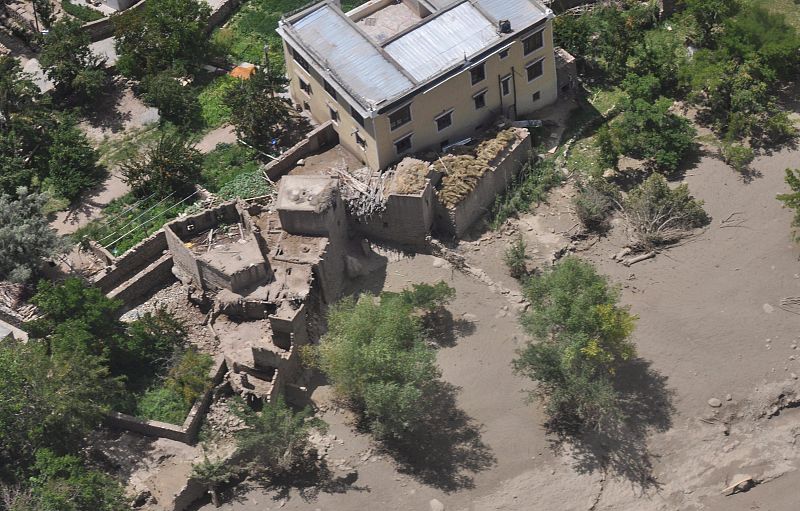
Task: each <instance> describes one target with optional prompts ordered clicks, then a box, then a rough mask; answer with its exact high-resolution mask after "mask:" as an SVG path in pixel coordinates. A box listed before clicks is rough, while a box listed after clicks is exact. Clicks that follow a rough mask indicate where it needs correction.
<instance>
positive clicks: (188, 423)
mask: <svg viewBox="0 0 800 511" xmlns="http://www.w3.org/2000/svg"><path fill="white" fill-rule="evenodd" d="M227 372H228V366H227V364H226V363H225V359H224V358H222V357H218V358H217V359H216V360H215V362H214V367H213V368H212V369H211V372H210V373H209V377H210V378H211V384H212V385H211V390H209V391H207V392H206V393H205V394H204V395H203V397H202V398H200V399H198V400H197V401H195V403H194V406H192V409H191V410H189V414H188V415H187V416H186V420H184V421H183V424H181V425H177V424H168V423H166V422H161V421H150V420H145V419H140V418H138V417H134V416H132V415H127V414H124V413H119V412H112V413H110V414H108V415H107V416H106V423H107V424H108V425H109V426H111V427H114V428H119V429H125V430H128V431H134V432H136V433H141V434H142V435H146V436H152V437H157V438H169V439H170V440H175V441H177V442H183V443H185V444H191V443H194V441H195V440H196V439H197V433H198V431H199V430H200V425H201V423H202V421H203V417H205V415H206V413H207V412H208V407H209V406H211V401H212V399H213V397H214V387H216V386H218V385H219V384H220V383H222V380H223V379H224V378H225V374H226V373H227Z"/></svg>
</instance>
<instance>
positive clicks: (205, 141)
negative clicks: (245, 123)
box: [195, 124, 236, 154]
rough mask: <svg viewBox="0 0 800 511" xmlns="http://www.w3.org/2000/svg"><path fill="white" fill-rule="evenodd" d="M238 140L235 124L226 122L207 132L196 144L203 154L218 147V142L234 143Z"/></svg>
mask: <svg viewBox="0 0 800 511" xmlns="http://www.w3.org/2000/svg"><path fill="white" fill-rule="evenodd" d="M235 142H236V133H235V131H234V129H233V126H231V125H230V124H226V125H224V126H220V127H219V128H216V129H214V130H211V131H209V132H208V133H206V134H205V135H204V136H203V138H201V139H200V141H199V142H198V143H197V145H195V148H196V149H197V150H198V151H200V152H201V153H203V154H208V153H210V152H211V151H213V150H214V149H216V147H217V144H233V143H235Z"/></svg>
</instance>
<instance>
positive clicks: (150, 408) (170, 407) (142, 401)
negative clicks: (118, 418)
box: [135, 387, 191, 425]
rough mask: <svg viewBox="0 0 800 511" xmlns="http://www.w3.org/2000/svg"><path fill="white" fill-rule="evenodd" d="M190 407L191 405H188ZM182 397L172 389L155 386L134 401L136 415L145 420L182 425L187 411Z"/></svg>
mask: <svg viewBox="0 0 800 511" xmlns="http://www.w3.org/2000/svg"><path fill="white" fill-rule="evenodd" d="M189 408H191V407H189ZM189 408H187V407H186V403H184V402H183V398H182V397H181V396H180V395H179V394H178V393H177V392H175V391H174V390H173V389H170V388H166V387H156V388H153V389H150V390H148V391H147V392H145V393H144V394H143V395H142V397H140V398H139V399H138V401H137V403H136V412H135V413H136V416H137V417H141V418H143V419H146V420H155V421H161V422H166V423H167V424H177V425H182V424H183V422H184V421H185V420H186V414H187V413H188V411H189Z"/></svg>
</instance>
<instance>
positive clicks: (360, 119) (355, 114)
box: [350, 106, 366, 128]
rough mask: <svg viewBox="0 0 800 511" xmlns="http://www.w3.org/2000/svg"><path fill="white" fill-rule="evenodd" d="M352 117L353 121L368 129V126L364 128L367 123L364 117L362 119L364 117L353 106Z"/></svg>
mask: <svg viewBox="0 0 800 511" xmlns="http://www.w3.org/2000/svg"><path fill="white" fill-rule="evenodd" d="M350 117H352V118H353V120H354V121H356V122H357V123H358V125H359V126H361V127H362V128H366V126H364V124H365V123H366V121H365V120H364V117H362V115H361V114H360V113H358V110H356V109H355V108H354V107H353V106H351V107H350Z"/></svg>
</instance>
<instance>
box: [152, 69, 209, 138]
mask: <svg viewBox="0 0 800 511" xmlns="http://www.w3.org/2000/svg"><path fill="white" fill-rule="evenodd" d="M142 89H143V93H142V99H144V102H145V103H147V104H148V105H150V106H154V107H156V108H158V114H159V115H160V116H161V119H162V120H167V121H170V122H171V123H173V124H175V125H177V126H182V127H186V128H190V129H193V128H197V127H199V126H200V124H201V123H202V119H201V111H200V102H199V101H198V100H197V92H195V91H194V89H193V88H192V87H191V86H189V85H184V84H183V83H181V81H180V78H179V77H176V76H174V74H173V73H172V72H170V71H163V72H161V73H159V74H157V75H154V76H148V77H146V78H145V79H144V81H143V82H142Z"/></svg>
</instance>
